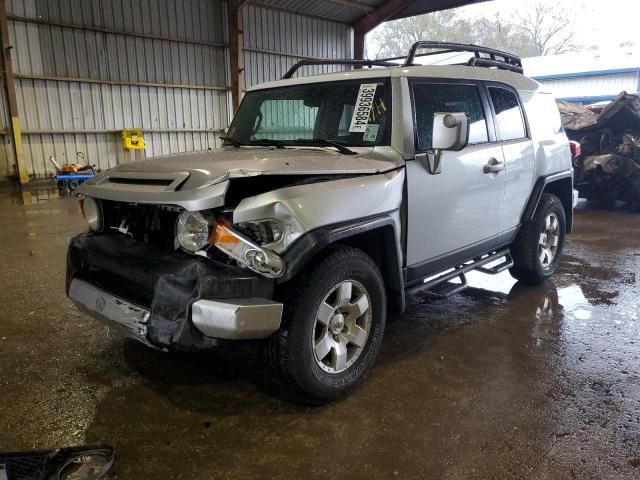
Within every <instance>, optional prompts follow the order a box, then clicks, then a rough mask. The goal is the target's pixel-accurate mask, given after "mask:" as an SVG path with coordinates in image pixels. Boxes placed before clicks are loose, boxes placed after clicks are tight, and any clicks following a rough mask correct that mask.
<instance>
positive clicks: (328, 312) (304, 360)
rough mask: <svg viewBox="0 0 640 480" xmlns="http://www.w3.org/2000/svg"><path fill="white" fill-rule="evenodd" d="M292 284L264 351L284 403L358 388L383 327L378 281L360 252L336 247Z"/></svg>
mask: <svg viewBox="0 0 640 480" xmlns="http://www.w3.org/2000/svg"><path fill="white" fill-rule="evenodd" d="M292 283H293V284H292V285H291V286H290V287H288V288H287V289H286V291H285V292H284V295H283V297H284V298H283V300H284V314H283V323H282V326H281V328H280V330H279V331H278V332H277V333H276V334H274V335H273V336H271V337H270V338H269V339H267V341H266V344H265V354H266V357H267V362H268V365H269V367H270V369H271V370H272V373H274V374H275V377H276V378H277V380H278V381H279V385H280V387H282V390H284V393H285V394H286V395H287V396H288V397H289V398H290V399H291V400H293V401H296V402H299V403H305V404H310V405H322V404H325V403H328V402H332V401H334V400H337V399H338V398H340V397H341V396H343V395H344V394H346V393H347V392H348V391H350V390H351V389H353V388H354V387H355V386H356V385H358V384H359V383H360V382H361V381H362V380H363V378H364V376H365V374H366V372H367V370H368V369H369V368H370V367H371V365H372V364H373V361H374V360H375V358H376V356H377V354H378V350H379V349H380V344H381V343H382V336H383V334H384V328H385V322H386V312H387V299H386V293H385V288H384V281H383V279H382V275H381V274H380V270H378V267H377V266H376V264H375V262H374V261H373V260H372V259H371V258H370V257H369V256H368V255H366V254H365V253H364V252H362V251H361V250H358V249H356V248H351V247H336V248H333V249H331V250H330V251H329V252H328V253H327V255H326V256H324V258H323V259H322V260H320V261H319V262H318V263H316V264H315V266H314V267H312V268H311V269H309V270H308V271H307V272H305V273H303V274H302V275H301V276H299V277H297V278H296V279H295V280H294V281H293V282H292ZM342 297H343V298H344V299H345V300H341V298H342ZM346 299H348V302H347V300H346ZM323 305H324V306H323ZM342 314H344V316H343V315H342ZM341 326H343V327H342V328H341ZM363 332H365V334H363ZM363 335H364V336H363ZM347 339H348V340H347ZM343 344H344V345H343ZM314 345H315V347H314ZM325 352H326V353H325ZM338 352H342V353H343V354H341V355H339V354H338Z"/></svg>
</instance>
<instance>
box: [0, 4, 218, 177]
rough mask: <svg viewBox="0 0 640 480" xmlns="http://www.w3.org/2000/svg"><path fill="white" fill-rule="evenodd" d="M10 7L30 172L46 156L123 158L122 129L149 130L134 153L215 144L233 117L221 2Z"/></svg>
mask: <svg viewBox="0 0 640 480" xmlns="http://www.w3.org/2000/svg"><path fill="white" fill-rule="evenodd" d="M8 14H9V19H10V21H9V33H10V39H11V42H12V45H13V46H14V49H13V53H12V55H13V61H14V71H15V74H16V94H17V100H18V108H19V112H20V117H21V123H22V129H23V142H24V148H25V163H26V166H27V169H28V170H29V173H30V174H32V175H34V176H36V177H43V176H49V175H52V174H53V173H54V171H53V168H52V167H51V165H49V164H48V161H47V158H48V156H49V155H54V156H55V157H56V159H57V160H58V162H59V163H64V162H67V161H70V162H73V161H76V160H78V159H79V160H80V161H81V162H89V163H92V164H96V165H98V167H99V168H101V169H105V168H109V167H111V166H114V165H115V164H116V163H119V162H123V161H126V160H128V159H129V158H132V154H131V153H126V152H125V150H124V149H123V147H122V142H121V138H120V130H122V129H123V128H142V129H143V130H144V131H145V134H144V136H145V140H146V142H147V148H146V150H144V151H139V152H138V153H137V154H136V156H137V158H140V157H144V156H155V155H160V154H165V153H172V152H179V151H189V150H198V149H205V148H208V147H211V148H215V147H216V143H217V137H218V136H219V132H220V130H221V129H223V128H225V127H226V126H227V124H228V118H229V92H228V89H227V85H228V84H229V72H228V52H227V38H228V34H227V23H226V5H225V2H222V1H217V0H10V1H9V2H8ZM5 118H6V115H4V116H3V117H2V119H3V121H5ZM10 163H11V162H10ZM12 170H13V167H12V166H11V171H12Z"/></svg>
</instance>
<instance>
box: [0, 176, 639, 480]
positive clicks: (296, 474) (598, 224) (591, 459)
mask: <svg viewBox="0 0 640 480" xmlns="http://www.w3.org/2000/svg"><path fill="white" fill-rule="evenodd" d="M576 214H577V218H576V231H575V233H574V234H573V235H571V236H570V237H569V241H568V245H567V249H566V255H565V257H564V259H563V262H562V266H561V268H560V271H559V272H558V274H557V275H556V276H555V278H554V280H553V283H550V284H548V285H547V286H545V287H540V288H527V287H522V286H520V285H518V284H515V282H514V281H513V280H512V279H511V277H510V276H508V275H507V274H503V275H500V276H498V277H486V276H482V275H474V276H472V277H471V278H470V281H471V283H472V285H473V287H474V288H470V289H469V290H467V291H466V292H465V293H463V294H460V295H457V296H455V297H453V298H450V299H448V300H445V301H439V302H431V301H429V300H428V299H426V298H422V297H414V298H412V299H411V300H410V305H409V309H408V311H407V313H406V314H405V315H403V316H402V318H400V319H399V320H398V321H395V322H393V323H391V324H390V325H389V326H388V329H387V332H386V337H385V341H384V344H383V349H382V352H381V355H380V357H379V358H378V360H377V362H376V364H375V368H374V369H373V371H372V372H371V374H370V375H369V377H368V379H367V380H366V381H365V383H364V384H363V385H362V386H361V387H360V388H359V389H358V390H356V391H355V392H354V393H353V394H352V395H351V396H349V397H348V398H346V399H345V400H343V401H341V402H339V403H336V404H333V405H329V406H326V407H322V408H316V409H307V408H302V407H298V406H293V405H291V404H288V403H285V402H283V401H281V400H278V399H277V398H274V397H273V396H271V395H269V393H267V392H268V389H267V388H265V387H264V385H265V382H264V379H263V378H262V377H261V375H260V372H261V369H260V365H259V362H258V360H257V358H256V355H255V354H254V352H253V350H252V349H250V348H249V349H243V350H242V351H240V352H235V353H224V352H213V353H211V354H206V355H183V354H181V355H177V354H161V353H157V352H154V351H151V350H149V349H147V348H145V347H144V346H142V345H139V344H137V343H135V342H133V341H128V340H124V339H122V338H120V337H118V336H116V335H115V334H114V333H110V332H109V331H108V329H107V328H106V327H103V326H101V325H100V324H98V323H97V322H95V321H93V320H91V319H89V318H87V317H85V316H84V315H82V314H80V313H79V312H78V311H76V310H75V309H74V308H72V307H71V305H70V304H69V302H68V301H67V300H66V299H65V296H64V290H63V288H64V287H63V285H64V267H65V246H66V242H67V238H68V237H69V236H71V235H73V234H74V233H76V232H79V231H81V230H83V229H84V228H85V224H84V220H83V219H82V218H81V216H80V212H79V208H78V205H77V201H75V200H74V199H58V198H57V194H56V193H55V192H48V191H32V192H23V193H20V192H17V191H15V190H10V189H2V190H0V250H1V251H2V275H1V276H0V292H2V294H1V295H2V296H1V299H2V302H0V450H3V451H6V450H16V449H34V448H44V447H56V446H66V445H71V444H81V443H84V442H94V441H100V442H105V443H109V444H111V445H113V446H114V447H115V448H116V451H117V461H116V466H115V469H114V471H113V475H112V476H111V477H110V478H118V479H141V478H154V479H165V478H175V479H178V478H182V479H190V480H191V479H211V478H233V479H245V478H246V479H249V478H251V479H254V478H292V479H293V478H296V479H297V478H303V477H304V478H319V477H322V478H385V479H386V478H403V479H404V478H448V479H470V478H478V479H489V478H500V479H505V478H527V479H543V478H553V479H562V478H602V479H604V478H606V479H609V478H629V479H631V478H636V479H637V478H639V477H640V368H639V367H640V321H639V320H638V315H639V313H640V312H639V309H638V306H639V304H640V289H639V288H638V284H637V279H638V278H639V275H640V246H639V243H640V233H639V232H640V230H639V229H640V216H637V215H632V214H630V213H628V212H626V211H623V210H617V211H613V212H609V211H603V210H596V209H586V208H584V207H583V208H581V209H579V210H578V211H577V212H576Z"/></svg>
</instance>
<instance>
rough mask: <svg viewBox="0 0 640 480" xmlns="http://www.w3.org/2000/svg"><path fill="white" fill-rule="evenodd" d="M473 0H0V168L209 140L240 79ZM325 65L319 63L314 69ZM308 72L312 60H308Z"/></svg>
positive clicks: (338, 53)
mask: <svg viewBox="0 0 640 480" xmlns="http://www.w3.org/2000/svg"><path fill="white" fill-rule="evenodd" d="M479 1H484V0H389V1H381V0H314V1H309V0H262V1H239V0H229V1H222V0H0V30H1V33H2V47H3V52H4V55H3V63H4V75H3V79H2V80H3V83H4V85H3V86H4V90H5V92H6V94H5V95H2V96H1V97H2V98H1V99H0V133H1V142H2V148H0V178H2V177H5V178H6V177H17V178H18V179H19V180H20V183H26V182H27V181H28V180H29V178H43V177H48V176H51V175H53V174H54V169H53V167H52V166H51V165H50V164H49V162H48V160H47V159H48V157H49V156H50V155H53V156H54V157H55V158H56V159H57V160H58V162H59V163H65V162H75V163H91V164H95V165H97V166H98V168H100V169H106V168H109V167H112V166H114V165H116V164H117V163H120V162H124V161H128V160H129V159H130V158H134V156H133V154H132V153H131V151H130V152H127V151H125V150H124V148H123V146H122V142H121V131H122V130H123V129H125V128H140V129H142V130H143V132H144V138H145V140H146V150H144V151H137V153H136V157H135V158H141V157H142V156H156V155H160V154H167V153H173V152H182V151H192V150H199V149H207V148H216V147H217V146H218V145H219V137H220V134H221V132H222V131H223V130H224V129H225V128H226V127H227V126H228V122H229V119H230V117H231V115H232V111H233V108H234V107H235V106H237V104H238V102H239V100H240V98H241V96H242V91H243V89H244V88H246V87H247V86H250V85H253V84H256V83H259V82H264V81H269V80H274V79H277V78H279V77H280V76H281V75H282V74H283V73H284V72H285V71H286V70H287V69H288V68H289V67H290V66H291V65H292V64H293V63H294V62H296V61H298V60H300V59H304V58H318V57H324V58H327V57H329V58H353V57H354V56H355V57H356V58H362V55H363V51H364V36H365V34H366V33H367V32H368V31H370V30H371V29H372V28H374V27H376V26H377V25H379V24H380V23H382V22H384V21H386V20H390V19H394V18H401V17H406V16H410V15H416V14H420V13H426V12H430V11H436V10H441V9H445V8H452V7H457V6H462V5H465V4H469V3H476V2H479ZM329 68H330V67H317V68H316V70H315V71H316V72H320V71H326V70H328V69H329ZM312 71H313V70H312Z"/></svg>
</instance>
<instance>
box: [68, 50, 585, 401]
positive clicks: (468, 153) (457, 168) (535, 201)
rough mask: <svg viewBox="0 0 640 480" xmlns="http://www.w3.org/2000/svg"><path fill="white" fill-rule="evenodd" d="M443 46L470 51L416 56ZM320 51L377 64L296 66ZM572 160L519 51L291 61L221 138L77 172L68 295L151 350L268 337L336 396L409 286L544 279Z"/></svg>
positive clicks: (269, 350) (296, 385) (357, 375)
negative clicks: (485, 278) (219, 142)
mask: <svg viewBox="0 0 640 480" xmlns="http://www.w3.org/2000/svg"><path fill="white" fill-rule="evenodd" d="M442 51H446V52H451V51H456V52H457V51H465V52H470V53H471V58H470V60H469V62H468V63H467V64H465V65H442V66H416V65H414V59H415V57H416V56H421V55H430V54H433V53H436V52H442ZM418 52H424V53H422V54H419V53H418ZM321 63H332V64H343V65H345V64H348V65H354V66H359V67H371V68H368V69H354V70H348V71H344V72H339V73H331V74H323V75H317V76H309V77H304V78H294V73H295V71H296V70H297V69H298V68H300V67H302V66H305V65H309V64H321ZM373 67H376V68H373ZM380 67H381V68H380ZM572 175H573V173H572V168H571V157H570V151H569V143H568V140H567V138H566V136H565V133H564V131H563V128H562V124H561V120H560V115H559V112H558V108H557V107H556V104H555V102H554V99H553V97H552V96H551V95H550V94H548V93H544V92H542V91H541V87H540V85H539V84H538V83H536V82H535V81H533V80H530V79H529V78H527V77H525V76H524V75H523V74H522V66H521V62H520V59H519V58H517V57H516V56H514V55H511V54H508V53H506V52H501V51H497V50H493V49H488V48H484V47H478V46H472V45H460V44H451V43H436V42H418V43H417V44H415V45H414V46H413V48H412V49H411V51H410V53H409V55H408V56H407V59H406V61H405V62H404V64H396V63H389V62H386V61H368V60H367V61H357V60H354V61H345V60H342V61H336V60H333V61H329V60H328V61H302V62H300V63H299V64H296V65H295V66H294V67H293V68H292V69H291V70H290V71H289V72H288V73H287V74H286V75H285V77H284V78H283V79H282V80H280V81H277V82H273V83H269V84H266V85H261V86H258V87H254V88H252V89H250V90H249V91H248V92H247V94H246V95H245V97H244V99H243V101H242V103H241V105H240V107H239V108H238V111H237V113H236V115H235V117H234V119H233V121H232V123H231V126H230V128H229V130H228V132H227V134H226V138H224V145H223V147H222V148H221V149H217V150H211V151H202V152H193V153H183V154H174V155H169V156H166V157H162V158H154V159H148V160H142V161H138V162H133V163H127V164H123V165H119V166H117V167H115V168H113V169H111V170H109V171H107V172H104V173H102V174H100V175H98V176H96V177H95V178H93V179H92V180H89V181H88V182H86V183H85V184H84V185H83V186H81V187H80V191H81V193H82V194H84V199H83V200H82V201H81V202H82V209H83V213H84V216H85V217H86V219H87V221H88V224H89V230H90V231H89V232H87V233H85V234H82V235H79V236H77V237H75V238H73V239H72V240H71V242H70V244H69V247H68V272H67V294H68V296H69V297H70V298H71V300H72V301H73V302H74V303H75V305H77V306H78V307H79V308H80V309H81V310H83V311H84V312H87V313H88V314H89V315H91V316H93V317H95V318H97V319H98V320H101V321H103V322H105V323H107V324H108V325H112V326H117V327H119V328H122V329H123V330H124V331H125V332H126V333H127V334H128V335H129V336H131V337H133V338H135V339H137V340H139V341H141V342H144V343H145V344H147V345H149V346H151V347H154V348H159V349H165V350H170V349H182V350H197V349H206V348H211V347H215V346H216V345H218V344H220V343H221V342H233V341H241V340H258V339H259V340H261V344H262V346H263V349H264V352H265V356H266V359H267V360H268V362H267V365H269V366H270V368H273V370H274V374H275V375H276V376H277V377H278V379H279V380H280V383H281V384H282V385H283V386H284V387H285V388H286V389H287V391H288V392H289V393H290V394H291V395H292V396H294V397H295V398H297V399H299V400H302V401H305V402H309V403H315V404H318V403H323V402H328V401H331V400H334V399H336V398H338V397H339V396H340V395H342V394H344V393H345V392H346V391H348V390H349V389H351V388H353V387H354V386H355V385H356V384H358V383H359V382H360V381H361V380H362V378H363V377H364V375H365V373H366V372H367V370H368V369H369V368H370V367H371V365H372V363H373V361H374V359H375V358H376V354H377V353H378V350H379V348H380V344H381V342H382V336H383V332H384V329H385V321H386V318H387V312H388V311H396V312H402V311H403V309H404V306H405V298H406V296H407V294H409V293H411V292H413V291H417V290H427V291H430V292H432V293H433V294H434V295H439V296H447V295H450V294H453V293H455V292H458V291H460V290H461V289H462V288H464V287H465V286H466V279H465V273H467V272H469V271H471V270H479V271H481V272H484V273H487V274H496V273H498V272H501V271H504V270H507V269H509V271H510V272H511V274H512V275H513V276H514V277H515V278H517V279H519V280H521V281H522V282H526V283H530V284H538V283H541V282H543V281H544V280H545V279H546V278H548V277H549V276H550V275H551V274H552V273H553V272H554V270H555V269H556V267H557V265H558V261H559V258H560V255H561V253H562V249H563V245H564V240H565V234H566V233H568V232H570V231H571V226H572V218H573V216H572V203H573V197H572V192H573V190H572ZM456 279H459V281H458V280H456Z"/></svg>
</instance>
